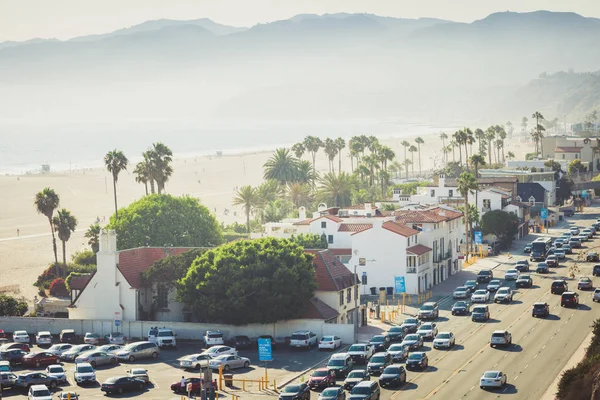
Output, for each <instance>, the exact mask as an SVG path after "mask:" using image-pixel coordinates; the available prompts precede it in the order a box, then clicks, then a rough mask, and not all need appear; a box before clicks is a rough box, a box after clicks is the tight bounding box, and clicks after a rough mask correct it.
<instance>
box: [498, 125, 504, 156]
mask: <svg viewBox="0 0 600 400" xmlns="http://www.w3.org/2000/svg"><path fill="white" fill-rule="evenodd" d="M496 135H497V136H498V140H500V148H501V149H502V162H504V160H505V157H504V141H505V140H506V131H505V130H504V127H503V126H500V125H496ZM498 161H500V160H498Z"/></svg>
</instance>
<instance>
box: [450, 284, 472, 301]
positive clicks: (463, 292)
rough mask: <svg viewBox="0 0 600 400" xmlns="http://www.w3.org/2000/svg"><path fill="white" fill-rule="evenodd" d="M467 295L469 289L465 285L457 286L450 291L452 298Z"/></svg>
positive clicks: (466, 296) (463, 297)
mask: <svg viewBox="0 0 600 400" xmlns="http://www.w3.org/2000/svg"><path fill="white" fill-rule="evenodd" d="M468 297H469V289H468V288H467V287H466V286H459V287H457V288H456V289H454V292H452V298H454V299H466V298H468Z"/></svg>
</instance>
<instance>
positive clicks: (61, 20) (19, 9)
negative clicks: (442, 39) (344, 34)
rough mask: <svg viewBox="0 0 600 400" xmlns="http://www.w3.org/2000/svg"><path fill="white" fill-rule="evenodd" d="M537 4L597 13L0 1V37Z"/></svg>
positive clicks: (578, 6)
mask: <svg viewBox="0 0 600 400" xmlns="http://www.w3.org/2000/svg"><path fill="white" fill-rule="evenodd" d="M540 9H543V10H551V11H573V12H577V13H579V14H582V15H585V16H588V17H600V0H0V41H5V40H27V39H31V38H34V37H43V38H50V37H54V38H58V39H67V38H71V37H75V36H81V35H86V34H90V33H104V32H110V31H113V30H116V29H119V28H123V27H127V26H131V25H135V24H138V23H140V22H144V21H147V20H152V19H160V18H170V19H196V18H203V17H208V18H211V19H213V20H214V21H217V22H221V23H224V24H228V25H237V26H250V25H254V24H256V23H259V22H268V21H273V20H278V19H286V18H289V17H291V16H293V15H296V14H303V13H315V14H323V13H335V12H352V13H354V12H369V13H374V14H379V15H387V16H395V17H404V18H418V17H437V18H443V19H450V20H454V21H464V22H470V21H473V20H476V19H481V18H484V17H485V16H487V15H489V14H491V13H493V12H497V11H506V10H511V11H521V12H524V11H534V10H540Z"/></svg>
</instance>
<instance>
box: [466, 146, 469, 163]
mask: <svg viewBox="0 0 600 400" xmlns="http://www.w3.org/2000/svg"><path fill="white" fill-rule="evenodd" d="M468 162H469V151H468V143H467V142H465V164H467V163H468Z"/></svg>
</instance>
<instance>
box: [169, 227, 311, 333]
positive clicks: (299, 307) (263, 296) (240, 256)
mask: <svg viewBox="0 0 600 400" xmlns="http://www.w3.org/2000/svg"><path fill="white" fill-rule="evenodd" d="M312 260H313V256H312V255H310V254H305V253H304V249H303V248H302V246H299V245H298V244H296V243H294V242H293V241H291V240H285V239H275V238H263V239H257V240H241V241H237V242H233V243H228V244H225V245H223V246H220V247H218V248H216V249H213V250H209V251H207V252H205V253H204V254H202V255H201V256H200V257H198V258H197V259H196V260H195V261H194V262H193V264H192V266H191V267H190V269H189V270H188V272H187V274H186V276H185V277H183V278H182V279H181V280H180V281H179V283H178V289H177V295H178V300H179V301H181V302H183V303H185V304H187V305H189V306H190V307H191V308H192V310H193V311H194V313H195V314H196V316H197V318H198V319H199V320H200V321H219V322H222V323H226V324H235V325H245V324H251V323H261V324H264V323H273V322H276V321H282V320H290V319H294V318H297V317H298V316H300V315H301V314H302V312H303V311H304V309H305V307H306V305H307V301H308V299H311V298H312V297H313V295H314V292H315V290H316V288H317V284H316V280H315V269H314V267H313V264H312Z"/></svg>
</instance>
